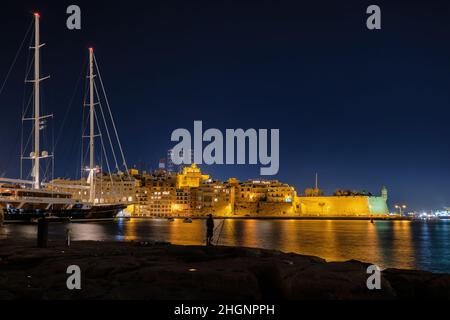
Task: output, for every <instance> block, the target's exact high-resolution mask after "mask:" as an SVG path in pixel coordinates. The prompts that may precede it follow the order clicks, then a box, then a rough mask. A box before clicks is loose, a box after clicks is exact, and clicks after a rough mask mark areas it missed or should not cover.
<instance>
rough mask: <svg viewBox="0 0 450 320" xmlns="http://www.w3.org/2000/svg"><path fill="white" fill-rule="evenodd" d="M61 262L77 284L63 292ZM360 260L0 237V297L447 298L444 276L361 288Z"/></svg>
mask: <svg viewBox="0 0 450 320" xmlns="http://www.w3.org/2000/svg"><path fill="white" fill-rule="evenodd" d="M69 265H78V266H79V267H80V268H81V273H82V289H81V290H72V291H71V290H68V289H67V287H66V280H67V277H68V276H69V275H68V274H66V270H67V267H68V266H69ZM367 267H368V264H366V263H362V262H359V261H347V262H328V263H327V262H326V261H325V260H323V259H321V258H317V257H311V256H302V255H298V254H290V253H281V252H277V251H271V250H263V249H250V248H239V247H202V246H176V245H170V244H150V243H149V244H143V243H132V242H131V243H121V242H114V243H108V242H92V241H80V242H73V243H72V246H71V247H70V248H66V247H64V246H62V245H61V243H56V242H55V243H52V242H50V243H49V248H47V249H38V248H35V247H34V243H32V242H28V241H25V242H23V241H19V242H18V241H12V240H3V241H0V299H170V300H173V299H181V300H184V299H208V300H209V299H228V300H229V299H237V300H239V299H280V300H281V299H293V300H295V299H328V300H329V299H352V300H360V299H414V298H432V299H448V298H449V297H450V275H439V274H433V273H429V272H423V271H412V270H394V269H388V270H385V271H383V273H382V279H381V288H382V289H381V290H368V289H367V286H366V280H367V277H368V276H369V275H368V274H367V273H366V269H367Z"/></svg>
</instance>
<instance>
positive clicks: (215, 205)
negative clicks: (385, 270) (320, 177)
mask: <svg viewBox="0 0 450 320" xmlns="http://www.w3.org/2000/svg"><path fill="white" fill-rule="evenodd" d="M135 177H136V179H137V180H138V181H139V183H138V184H137V187H136V194H135V199H136V204H135V205H134V206H133V207H132V210H131V211H130V212H131V213H132V214H133V215H134V216H144V217H145V216H148V217H173V216H206V215H208V214H213V215H215V216H224V217H240V216H274V217H283V216H285V217H290V216H292V217H300V216H305V217H306V216H313V217H317V216H319V217H320V216H324V217H331V216H371V215H384V214H388V213H389V210H388V207H387V190H386V189H385V188H383V190H382V195H381V196H372V195H360V194H351V195H339V196H336V195H335V196H324V195H323V191H322V190H320V189H318V188H317V187H316V188H312V189H305V191H304V193H303V194H302V195H297V192H296V190H295V188H294V187H292V186H290V185H288V184H285V183H282V182H279V181H277V180H248V181H244V182H239V181H238V180H237V179H234V178H231V179H229V180H228V181H226V182H221V181H218V180H213V179H211V178H210V177H209V176H208V175H205V174H202V173H201V170H200V168H198V167H197V166H196V165H195V164H193V165H191V166H190V167H185V168H183V172H182V173H179V174H177V173H173V172H168V171H165V170H163V169H159V170H156V171H155V172H153V173H151V174H145V173H144V174H142V175H138V174H136V175H135Z"/></svg>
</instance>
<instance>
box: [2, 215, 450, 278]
mask: <svg viewBox="0 0 450 320" xmlns="http://www.w3.org/2000/svg"><path fill="white" fill-rule="evenodd" d="M215 225H216V231H215V233H216V234H215V239H216V240H218V241H219V244H220V245H228V246H245V247H258V248H266V249H274V250H281V251H283V252H295V253H299V254H305V255H313V256H319V257H322V258H325V259H326V260H328V261H343V260H350V259H356V260H360V261H364V262H370V263H375V264H377V265H378V266H380V267H381V268H405V269H419V270H428V271H433V272H444V273H450V221H449V220H441V221H417V222H416V221H376V222H375V223H374V224H371V223H370V222H368V221H364V220H359V221H358V220H356V221H348V220H255V219H248V220H246V219H242V220H240V219H239V220H238V219H236V220H234V219H229V220H216V221H215ZM67 227H70V229H71V234H72V240H74V241H76V240H97V241H167V242H171V243H173V244H194V245H199V244H204V242H205V239H204V238H205V232H206V230H205V221H204V220H196V219H194V220H193V221H192V223H184V222H183V220H182V219H175V220H174V221H169V220H166V219H130V220H126V219H120V220H118V221H116V222H114V223H112V222H104V223H93V222H89V223H70V224H64V223H51V224H50V227H49V240H61V241H64V239H65V237H66V228H67ZM36 233H37V227H36V225H33V224H28V225H23V224H7V225H4V226H3V227H0V239H5V238H8V239H19V238H22V239H36Z"/></svg>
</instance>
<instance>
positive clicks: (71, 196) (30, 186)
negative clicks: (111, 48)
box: [0, 13, 132, 222]
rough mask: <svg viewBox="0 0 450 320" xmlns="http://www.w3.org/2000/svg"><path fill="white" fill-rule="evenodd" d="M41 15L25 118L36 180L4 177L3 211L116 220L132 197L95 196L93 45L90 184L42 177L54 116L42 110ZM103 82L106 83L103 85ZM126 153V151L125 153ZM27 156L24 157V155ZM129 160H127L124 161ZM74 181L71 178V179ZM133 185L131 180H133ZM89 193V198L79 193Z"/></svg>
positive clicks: (7, 216) (23, 216) (10, 215)
mask: <svg viewBox="0 0 450 320" xmlns="http://www.w3.org/2000/svg"><path fill="white" fill-rule="evenodd" d="M39 22H40V15H39V13H34V46H33V47H31V48H30V49H33V50H34V79H32V80H28V81H27V82H31V83H33V86H34V90H33V94H34V101H33V104H34V106H33V107H34V108H33V117H31V118H28V119H25V120H31V121H33V151H32V152H31V153H30V156H29V157H26V159H29V160H31V161H32V173H31V177H32V178H33V179H32V180H24V179H10V178H1V177H0V211H1V212H0V214H1V215H2V216H3V220H4V222H24V221H33V220H36V219H38V218H40V217H43V216H46V217H52V218H59V219H61V218H62V219H70V220H72V221H80V220H83V221H93V220H112V219H114V217H115V216H116V215H117V214H118V213H119V212H120V211H122V210H123V209H124V208H126V206H127V205H128V204H129V202H130V201H131V200H132V199H128V198H127V199H125V201H119V202H118V201H108V202H104V201H103V202H99V201H97V200H98V199H96V198H95V194H96V191H95V187H96V180H97V173H98V167H97V166H96V165H95V162H94V138H95V126H94V117H95V114H94V108H95V105H96V103H95V102H94V96H95V95H94V76H95V75H94V71H93V70H94V67H93V66H94V53H93V49H92V48H89V77H88V78H89V82H90V85H89V91H90V92H89V95H90V101H89V105H88V106H89V110H90V111H89V116H90V121H89V122H90V134H89V139H90V143H89V144H90V164H89V168H88V169H87V171H89V177H88V179H87V181H86V183H74V184H71V183H64V184H62V185H58V184H57V183H55V181H51V182H50V183H45V182H43V181H41V177H40V172H41V169H40V160H42V159H45V158H49V157H53V155H52V154H49V153H48V152H47V151H44V150H41V145H40V138H41V132H40V131H41V130H42V129H43V125H42V124H43V122H45V119H46V118H48V117H51V115H49V116H48V115H42V114H41V112H40V83H41V81H43V80H45V79H47V78H48V77H44V78H41V74H40V49H41V47H42V46H43V45H44V44H41V43H40V33H39V32H40V30H39ZM102 85H103V84H102ZM122 155H123V153H122ZM22 158H24V157H22ZM124 163H125V161H124ZM69 181H70V180H69ZM129 184H130V185H131V182H129ZM81 194H89V198H88V199H83V197H81V196H80V197H77V196H76V195H81Z"/></svg>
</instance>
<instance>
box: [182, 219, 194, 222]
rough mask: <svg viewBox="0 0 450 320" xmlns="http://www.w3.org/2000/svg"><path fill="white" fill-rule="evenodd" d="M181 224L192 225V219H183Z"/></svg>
mask: <svg viewBox="0 0 450 320" xmlns="http://www.w3.org/2000/svg"><path fill="white" fill-rule="evenodd" d="M183 222H184V223H192V219H191V218H184V220H183Z"/></svg>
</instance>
